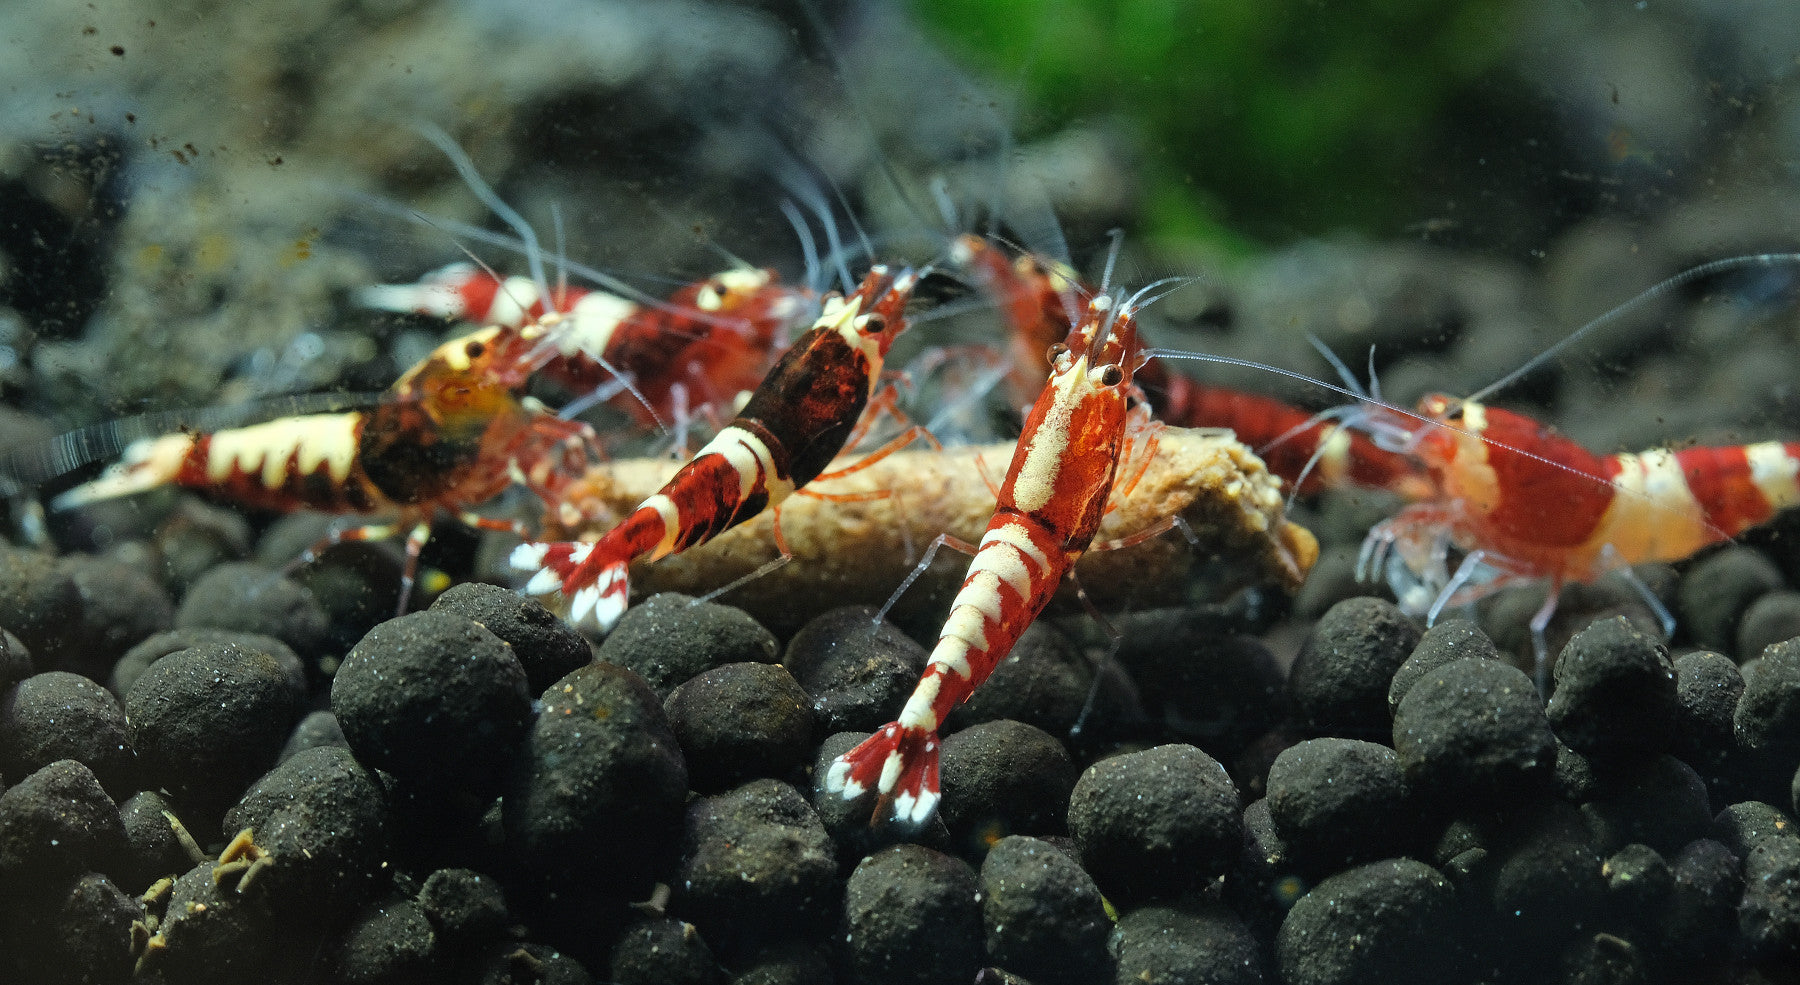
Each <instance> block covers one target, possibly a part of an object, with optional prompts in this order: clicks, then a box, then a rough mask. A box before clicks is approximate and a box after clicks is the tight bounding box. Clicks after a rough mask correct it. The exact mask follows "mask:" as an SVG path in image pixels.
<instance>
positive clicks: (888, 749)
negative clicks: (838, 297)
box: [824, 295, 1167, 824]
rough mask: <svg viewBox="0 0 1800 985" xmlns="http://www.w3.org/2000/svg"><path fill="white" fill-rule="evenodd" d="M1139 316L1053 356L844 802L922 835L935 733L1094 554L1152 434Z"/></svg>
mask: <svg viewBox="0 0 1800 985" xmlns="http://www.w3.org/2000/svg"><path fill="white" fill-rule="evenodd" d="M1133 300H1134V301H1135V298H1134V299H1133ZM1135 315H1136V310H1135V308H1134V307H1133V304H1132V302H1126V303H1124V304H1120V303H1118V302H1117V300H1116V299H1115V298H1114V297H1112V296H1110V295H1100V296H1098V297H1095V298H1094V299H1093V300H1092V301H1090V302H1089V303H1088V307H1087V314H1086V316H1085V317H1084V318H1083V320H1082V322H1081V324H1080V325H1079V326H1078V327H1077V328H1076V329H1075V330H1074V331H1073V332H1071V333H1070V334H1069V336H1068V339H1067V341H1066V343H1064V345H1063V346H1059V347H1058V348H1057V350H1055V351H1054V352H1053V353H1052V359H1051V366H1052V369H1051V372H1050V375H1049V379H1048V380H1047V381H1046V382H1045V384H1044V387H1043V391H1042V392H1041V393H1040V394H1039V395H1038V399H1037V400H1036V401H1035V402H1034V403H1033V404H1032V409H1031V414H1030V416H1029V417H1028V418H1026V421H1025V428H1024V431H1023V432H1022V433H1021V434H1020V436H1019V442H1018V444H1017V446H1015V449H1014V452H1013V458H1012V463H1011V465H1010V466H1009V467H1008V469H1007V473H1006V481H1005V484H1004V485H1002V486H1001V487H1000V492H999V497H998V499H999V502H998V504H997V506H996V509H995V511H994V516H993V519H992V520H991V521H989V523H988V526H987V531H986V533H985V534H983V536H982V538H981V544H980V546H979V547H978V548H977V549H976V551H975V557H974V560H973V561H972V562H971V563H970V564H969V573H968V575H967V577H965V578H964V580H963V586H962V590H961V591H959V592H958V593H957V595H956V599H955V601H953V602H952V603H951V606H950V616H949V618H948V620H946V622H945V623H944V629H943V634H942V635H941V636H940V637H939V639H938V643H937V646H936V648H935V649H933V650H932V653H931V658H930V662H929V663H928V664H927V665H926V668H925V673H924V676H923V677H921V678H920V680H919V685H918V687H917V689H915V690H914V691H913V694H912V697H911V698H910V699H909V700H908V701H907V703H906V706H905V708H904V709H903V710H902V711H901V712H900V717H899V719H898V720H896V721H894V722H890V723H888V724H887V725H884V726H882V727H881V728H880V729H879V730H877V731H876V732H875V734H874V735H872V736H870V737H869V738H868V739H867V740H866V741H864V742H863V743H862V744H860V745H858V746H857V747H856V748H854V749H851V750H850V751H849V752H847V753H844V754H843V755H842V756H839V757H838V758H837V759H836V760H833V762H832V764H831V767H830V769H829V770H828V771H827V772H826V775H825V781H824V782H825V788H826V789H827V790H829V791H833V792H838V793H841V794H842V795H843V796H844V797H845V798H846V799H854V798H856V797H860V796H862V795H863V794H865V793H867V792H869V791H871V790H872V791H875V792H876V793H877V794H878V795H879V797H880V798H881V800H880V801H879V802H878V806H877V808H876V810H877V811H880V810H881V805H882V804H888V803H891V804H892V806H893V809H894V816H895V817H896V818H897V819H899V820H903V821H907V822H911V823H915V824H918V823H923V822H924V821H925V820H927V819H929V818H930V817H931V815H932V812H933V811H935V810H936V808H937V802H938V800H939V797H940V793H939V787H938V747H939V740H938V734H937V730H938V726H939V724H940V723H942V722H943V720H944V716H945V715H947V714H949V713H950V710H951V709H953V708H955V707H956V706H957V705H959V704H961V703H962V702H963V700H964V699H966V698H967V697H968V696H969V695H970V694H971V693H972V692H973V691H974V690H975V688H976V687H978V686H980V684H981V683H982V682H983V681H985V680H986V679H987V677H988V675H989V674H990V673H992V672H993V669H994V667H995V666H996V665H998V664H999V662H1000V661H1001V660H1003V659H1005V657H1006V654H1007V653H1008V652H1009V651H1011V649H1012V647H1013V644H1014V643H1016V642H1017V641H1018V639H1019V636H1020V635H1021V634H1023V633H1024V632H1025V630H1026V628H1027V627H1029V626H1030V625H1031V622H1032V620H1033V619H1035V618H1037V615H1038V613H1040V612H1042V611H1043V608H1044V606H1045V605H1047V604H1048V603H1049V601H1050V597H1051V596H1052V595H1053V594H1054V593H1055V592H1056V588H1057V586H1058V585H1059V584H1061V582H1062V580H1063V579H1064V578H1065V577H1067V576H1068V574H1069V572H1070V570H1071V568H1073V566H1074V564H1075V562H1076V560H1077V559H1079V558H1080V557H1081V555H1082V554H1083V553H1084V552H1085V551H1086V550H1087V549H1088V547H1089V544H1090V543H1091V541H1092V540H1093V537H1094V533H1095V531H1096V530H1097V529H1098V528H1099V525H1100V519H1101V516H1102V514H1103V513H1104V512H1105V507H1106V502H1107V499H1108V498H1109V497H1110V496H1111V494H1112V489H1113V481H1114V477H1115V475H1117V473H1118V471H1119V463H1120V461H1121V460H1122V458H1124V457H1125V455H1126V451H1127V446H1128V445H1129V444H1130V443H1131V441H1132V436H1133V431H1134V428H1139V427H1144V426H1148V420H1147V417H1146V416H1145V415H1144V414H1142V413H1140V412H1137V411H1135V410H1134V409H1133V407H1132V394H1133V392H1134V391H1133V387H1132V382H1131V381H1132V372H1133V371H1134V370H1135V369H1136V368H1137V365H1138V363H1140V362H1141V360H1142V356H1141V353H1140V349H1139V345H1138V338H1137V328H1136V324H1135ZM1148 440H1150V441H1154V440H1155V439H1154V437H1153V436H1152V437H1151V438H1149V439H1148ZM1164 529H1167V527H1166V526H1164V527H1159V528H1154V529H1153V530H1151V531H1147V532H1146V535H1147V536H1154V535H1155V534H1156V533H1161V532H1162V530H1164ZM1133 539H1134V540H1136V539H1139V538H1138V537H1134V538H1133Z"/></svg>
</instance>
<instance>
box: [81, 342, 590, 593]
mask: <svg viewBox="0 0 1800 985" xmlns="http://www.w3.org/2000/svg"><path fill="white" fill-rule="evenodd" d="M531 348H532V347H531V345H530V344H529V343H527V342H526V341H525V340H523V339H521V338H519V337H518V335H517V334H516V333H512V332H510V331H508V330H506V329H502V328H493V327H490V328H483V329H480V330H477V331H475V332H471V333H469V334H467V335H464V336H461V337H459V338H456V339H453V340H451V341H449V342H446V343H444V344H443V345H441V346H439V347H438V348H437V349H436V350H435V351H433V352H432V354H431V355H430V356H428V357H426V358H425V359H424V360H422V361H421V362H420V363H419V364H418V365H416V366H414V367H413V368H412V369H410V370H409V371H408V372H407V373H406V374H405V375H403V376H402V377H401V378H400V379H399V380H398V381H396V382H395V383H394V385H393V386H392V387H391V388H390V390H389V392H388V394H387V395H386V398H385V399H384V400H382V401H381V402H379V403H377V404H376V405H374V406H373V407H371V408H369V409H366V410H351V411H345V412H342V413H330V414H306V415H299V416H293V417H283V418H278V419H276V420H273V421H269V422H266V423H263V424H257V425H252V426H249V427H242V428H232V429H227V430H221V431H214V432H210V433H207V432H184V433H180V434H170V435H164V436H162V437H158V438H149V439H144V440H141V441H136V442H133V443H132V444H131V445H130V446H129V447H128V448H127V449H126V451H125V453H124V455H123V457H122V459H121V461H120V462H119V463H117V464H115V465H113V466H112V467H111V468H110V469H109V470H108V471H107V472H106V473H105V474H104V475H102V476H101V477H100V478H98V479H96V480H94V481H93V482H90V483H87V484H85V485H81V486H77V487H75V488H74V489H71V490H69V491H68V492H66V493H63V494H62V495H61V496H59V497H57V499H56V500H55V501H54V502H53V503H52V506H53V507H54V508H57V509H65V508H69V507H74V506H81V505H84V504H87V503H92V502H96V501H98V500H103V499H111V498H114V497H117V496H126V495H131V494H135V493H139V492H144V491H147V490H150V489H153V488H156V487H159V486H164V485H175V486H180V487H183V488H187V489H195V490H199V491H202V492H207V493H211V494H214V495H217V496H220V497H222V498H225V499H228V500H231V501H233V502H236V503H239V504H242V505H245V506H250V507H258V508H262V509H271V510H280V511H291V510H297V509H314V510H319V511H322V512H326V513H388V514H394V515H395V516H396V519H395V521H394V522H393V523H391V524H383V525H378V526H370V527H362V528H356V529H353V530H346V531H341V532H339V533H336V534H334V535H333V536H332V537H331V538H330V540H329V542H330V543H335V542H336V541H339V540H367V539H375V538H379V537H386V536H389V535H391V534H392V533H394V532H396V531H398V530H401V529H405V530H407V531H408V534H407V542H406V553H407V565H406V570H405V574H404V575H403V578H402V586H401V604H402V605H404V604H405V600H406V597H407V595H408V594H409V593H410V591H411V587H412V582H413V578H414V575H415V573H416V570H417V565H418V557H419V552H420V550H422V549H423V547H424V544H425V541H426V539H427V538H428V536H429V534H430V529H431V520H432V519H433V518H434V517H435V516H436V515H437V514H438V513H439V512H440V511H443V512H450V513H452V514H455V515H457V516H458V518H459V519H461V520H463V521H464V522H467V523H469V524H471V525H472V526H477V527H482V528H496V527H503V528H505V529H513V525H512V524H510V523H502V522H499V521H489V520H486V519H484V518H481V517H478V516H475V515H474V514H472V513H469V512H468V509H469V507H472V506H474V505H477V504H479V503H482V502H484V501H486V500H488V499H491V498H493V497H494V496H496V495H498V494H499V493H500V492H502V491H503V490H505V489H506V488H507V487H508V486H509V485H511V484H512V483H514V482H515V481H516V482H519V483H522V484H523V485H525V486H527V487H528V488H530V489H531V490H532V491H533V492H535V493H536V494H537V495H538V496H540V497H541V498H543V499H544V500H545V502H547V503H555V502H558V501H560V498H561V496H562V490H563V488H564V487H565V486H566V485H567V484H568V482H569V481H571V480H572V479H573V478H574V477H575V476H578V475H579V474H580V473H581V471H582V469H583V468H584V467H585V465H586V464H587V460H588V456H587V453H586V452H587V449H588V447H589V446H590V445H591V443H592V441H593V432H592V431H591V430H590V429H589V428H588V427H587V426H586V425H584V424H580V423H578V422H572V421H565V420H562V419H560V418H558V417H557V416H556V415H554V414H551V413H549V412H548V411H546V410H544V409H543V408H541V407H539V406H537V405H536V403H535V402H534V401H529V400H524V399H521V398H520V397H519V396H518V391H519V389H521V388H522V387H523V386H524V383H525V381H526V379H527V377H528V374H529V371H530V368H531V365H532V357H531V356H530V350H531ZM320 546H325V545H323V544H322V545H320ZM308 553H309V555H310V554H311V553H312V552H308Z"/></svg>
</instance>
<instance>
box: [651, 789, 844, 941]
mask: <svg viewBox="0 0 1800 985" xmlns="http://www.w3.org/2000/svg"><path fill="white" fill-rule="evenodd" d="M837 878H838V864H837V855H836V853H835V849H834V846H833V845H832V842H831V837H830V836H829V835H828V834H826V832H825V826H824V825H823V824H821V823H820V822H819V818H818V816H817V815H815V814H814V813H813V810H812V807H811V805H809V804H808V803H807V802H806V798H805V797H803V796H802V795H801V794H800V792H799V791H797V790H795V789H794V788H793V787H790V786H788V785H787V784H785V783H781V782H779V781H776V780H753V781H751V782H749V783H746V784H744V785H743V786H741V787H739V788H737V789H736V790H733V791H731V792H729V793H724V794H720V795H719V796H717V797H706V798H702V799H700V800H696V801H695V802H694V803H693V804H692V805H691V806H689V807H688V810H687V817H686V820H685V823H684V834H683V838H682V850H681V865H680V869H679V872H678V879H677V881H676V883H675V885H676V887H677V891H676V895H675V902H674V905H673V909H674V911H675V912H676V913H678V914H680V915H681V916H683V917H686V918H687V919H689V920H692V921H693V922H694V923H695V924H696V925H697V926H699V927H700V928H701V930H702V932H703V933H705V935H706V937H707V939H708V940H710V941H711V942H712V943H713V945H714V946H715V947H717V948H718V949H719V951H720V953H721V954H722V955H726V956H742V955H745V954H748V953H750V952H751V951H753V950H755V949H757V948H760V947H764V946H766V945H769V944H771V943H775V942H780V941H786V940H793V939H802V938H815V937H818V936H820V935H822V934H823V933H824V932H825V930H826V929H828V928H829V927H831V925H832V924H833V922H834V919H833V917H834V914H835V911H836V909H837V904H838V899H839V896H838V893H839V886H838V881H837Z"/></svg>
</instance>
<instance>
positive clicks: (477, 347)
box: [463, 342, 487, 359]
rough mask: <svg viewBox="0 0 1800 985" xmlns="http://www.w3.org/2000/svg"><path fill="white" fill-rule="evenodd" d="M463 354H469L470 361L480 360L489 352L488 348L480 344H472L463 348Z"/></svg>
mask: <svg viewBox="0 0 1800 985" xmlns="http://www.w3.org/2000/svg"><path fill="white" fill-rule="evenodd" d="M463 352H465V353H467V354H468V356H469V358H470V359H480V358H481V356H482V354H483V353H485V352H487V346H485V345H483V344H481V343H480V342H470V343H469V344H468V345H466V346H463Z"/></svg>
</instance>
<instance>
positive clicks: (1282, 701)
mask: <svg viewBox="0 0 1800 985" xmlns="http://www.w3.org/2000/svg"><path fill="white" fill-rule="evenodd" d="M1116 625H1117V628H1118V630H1119V632H1120V633H1121V634H1123V636H1124V639H1123V640H1122V641H1121V642H1120V644H1119V652H1118V655H1117V660H1118V663H1119V665H1120V666H1121V667H1123V668H1125V670H1126V671H1127V672H1128V673H1129V674H1130V676H1131V680H1132V682H1133V683H1134V684H1135V685H1136V689H1137V695H1136V697H1137V700H1138V702H1139V703H1141V704H1142V706H1143V714H1144V715H1145V716H1146V717H1147V718H1149V719H1150V720H1151V721H1155V722H1166V723H1178V725H1179V731H1178V732H1177V733H1176V734H1178V735H1179V736H1181V737H1182V738H1184V739H1187V740H1188V741H1191V742H1194V743H1195V744H1198V745H1204V746H1205V747H1206V748H1207V749H1210V750H1213V752H1214V754H1215V755H1217V756H1218V757H1219V758H1220V759H1225V760H1229V759H1230V758H1231V756H1233V755H1234V754H1236V753H1237V752H1238V750H1240V749H1242V748H1243V747H1244V746H1246V745H1248V744H1249V743H1250V742H1251V741H1253V740H1254V739H1256V737H1257V736H1259V735H1261V734H1263V733H1264V732H1267V731H1268V730H1269V729H1271V728H1273V727H1274V726H1275V725H1276V724H1277V723H1279V721H1280V720H1281V719H1282V718H1283V717H1285V715H1286V713H1287V686H1286V681H1285V680H1284V675H1283V674H1282V670H1281V664H1280V662H1279V661H1277V660H1276V659H1275V656H1274V654H1272V653H1270V652H1269V649H1268V647H1266V646H1264V645H1263V643H1262V641H1260V640H1258V639H1256V638H1255V637H1251V636H1244V635H1239V634H1240V633H1241V632H1242V627H1241V624H1233V623H1232V622H1231V621H1230V619H1229V618H1227V617H1221V615H1220V614H1219V613H1218V612H1217V611H1215V610H1213V609H1210V608H1201V609H1163V610H1158V611H1152V612H1145V613H1142V614H1134V615H1128V616H1122V617H1120V618H1119V620H1118V622H1117V624H1116ZM1090 676H1091V674H1090ZM1108 680H1109V678H1108V677H1106V676H1103V677H1102V685H1103V686H1104V684H1105V683H1107V681H1108ZM1082 698H1083V700H1085V698H1086V695H1085V693H1084V694H1083V695H1082ZM1096 706H1097V709H1098V708H1099V707H1101V706H1100V705H1099V704H1098V702H1097V704H1096ZM1051 734H1052V735H1065V734H1067V733H1066V732H1055V731H1052V732H1051Z"/></svg>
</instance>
